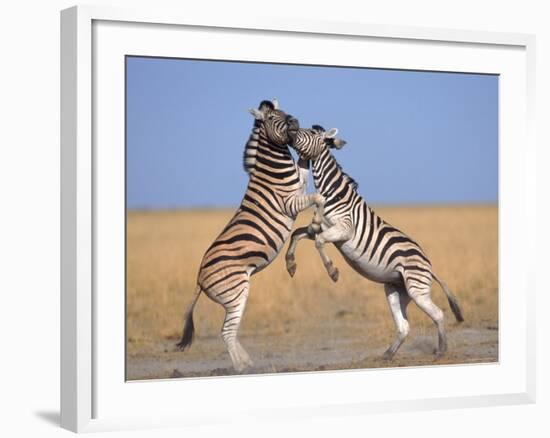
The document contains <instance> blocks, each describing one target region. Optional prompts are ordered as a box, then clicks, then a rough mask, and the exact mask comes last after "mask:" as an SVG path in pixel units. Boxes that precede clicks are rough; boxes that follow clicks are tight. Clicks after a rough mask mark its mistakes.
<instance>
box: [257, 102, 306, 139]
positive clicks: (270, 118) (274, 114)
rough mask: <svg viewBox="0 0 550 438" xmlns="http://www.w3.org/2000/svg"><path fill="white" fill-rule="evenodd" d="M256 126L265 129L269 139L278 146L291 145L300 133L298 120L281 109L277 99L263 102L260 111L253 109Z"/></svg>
mask: <svg viewBox="0 0 550 438" xmlns="http://www.w3.org/2000/svg"><path fill="white" fill-rule="evenodd" d="M249 111H250V113H251V114H252V115H253V116H254V118H255V119H256V126H257V127H263V128H264V130H265V133H266V135H267V138H268V139H269V140H270V141H272V142H273V143H275V144H276V145H278V146H284V145H287V144H288V143H290V141H291V137H292V135H293V134H294V133H295V132H296V131H298V129H299V127H300V125H299V123H298V120H297V119H295V118H294V117H292V116H291V115H290V114H286V113H285V112H284V111H282V110H281V109H279V102H278V101H277V99H273V100H263V101H262V102H261V103H260V105H259V107H258V109H256V108H251V109H250V110H249Z"/></svg>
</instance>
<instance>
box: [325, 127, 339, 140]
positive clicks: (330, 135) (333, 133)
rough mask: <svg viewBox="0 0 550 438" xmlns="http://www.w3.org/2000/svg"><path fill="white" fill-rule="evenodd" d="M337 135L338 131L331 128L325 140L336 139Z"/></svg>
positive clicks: (326, 133)
mask: <svg viewBox="0 0 550 438" xmlns="http://www.w3.org/2000/svg"><path fill="white" fill-rule="evenodd" d="M336 134H338V129H337V128H330V129H329V130H328V131H327V132H325V138H334V137H336Z"/></svg>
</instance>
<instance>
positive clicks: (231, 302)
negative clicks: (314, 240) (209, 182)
mask: <svg viewBox="0 0 550 438" xmlns="http://www.w3.org/2000/svg"><path fill="white" fill-rule="evenodd" d="M250 111H251V113H252V114H253V115H254V118H255V121H254V126H253V129H252V133H251V135H250V137H249V140H248V142H247V144H246V147H245V152H244V160H243V161H244V168H245V170H246V171H247V172H248V173H249V176H250V180H249V183H248V187H247V189H246V192H245V195H244V198H243V200H242V203H241V205H240V207H239V209H238V210H237V211H236V213H235V215H234V216H233V218H232V219H231V220H230V221H229V223H228V224H227V225H226V227H225V228H224V229H223V231H222V232H221V233H220V235H219V236H218V237H217V239H216V240H215V241H214V242H213V243H212V245H210V247H209V248H208V250H207V251H206V253H205V255H204V257H203V260H202V263H201V266H200V271H199V274H198V279H197V287H196V291H195V297H194V299H193V301H192V303H191V304H190V306H189V308H188V309H187V312H186V317H185V325H184V329H183V335H182V339H181V341H180V342H179V344H178V346H179V347H180V348H181V349H185V348H186V347H188V346H189V345H190V344H191V342H192V338H193V332H194V327H193V308H194V306H195V303H196V301H197V299H198V297H199V295H200V293H201V292H204V293H205V294H206V295H208V297H210V298H211V299H212V300H214V301H215V302H217V303H219V304H221V305H222V306H223V307H224V308H225V311H226V316H225V320H224V323H223V327H222V332H221V334H222V338H223V340H224V342H225V344H226V346H227V349H228V351H229V355H230V357H231V360H232V362H233V366H234V368H235V369H236V370H238V371H240V370H243V369H244V368H246V367H247V366H250V365H251V364H252V361H251V360H250V357H249V356H248V354H247V353H246V351H245V350H244V348H243V347H242V346H241V345H240V343H239V341H238V340H237V332H238V329H239V325H240V323H241V319H242V316H243V312H244V309H245V306H246V302H247V298H248V294H249V290H250V277H251V276H252V275H254V274H255V273H256V272H259V271H260V270H262V269H263V268H265V267H266V266H268V265H269V264H270V263H271V262H272V261H273V259H274V258H275V257H276V256H277V254H279V252H280V251H281V249H282V247H283V245H284V243H285V242H286V240H287V239H288V237H289V236H290V232H291V230H292V226H293V224H294V220H295V219H296V216H297V214H298V213H299V212H300V211H302V210H304V209H306V208H308V207H310V206H312V205H317V207H318V208H320V211H321V212H322V203H323V198H322V197H321V196H320V195H319V194H311V195H307V194H306V193H305V192H306V184H307V173H308V170H307V164H305V162H302V163H301V166H299V165H297V164H296V163H295V162H294V159H293V158H292V155H291V153H290V151H289V149H288V143H289V141H290V135H291V134H292V133H293V132H295V131H296V130H297V129H298V128H299V125H298V121H297V120H296V119H294V118H293V117H292V116H290V115H287V114H285V113H284V112H283V111H281V110H279V109H278V104H277V102H276V101H273V102H272V101H263V102H261V104H260V106H259V109H252V110H250ZM320 221H321V219H320V216H318V218H317V222H318V223H320Z"/></svg>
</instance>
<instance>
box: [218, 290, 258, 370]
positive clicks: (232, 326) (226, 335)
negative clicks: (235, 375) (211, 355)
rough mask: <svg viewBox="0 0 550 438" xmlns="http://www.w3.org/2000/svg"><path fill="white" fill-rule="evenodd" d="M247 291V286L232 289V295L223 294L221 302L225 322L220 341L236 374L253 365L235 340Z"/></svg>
mask: <svg viewBox="0 0 550 438" xmlns="http://www.w3.org/2000/svg"><path fill="white" fill-rule="evenodd" d="M248 290H249V285H248V284H246V285H245V286H241V287H239V288H237V289H234V290H233V291H232V292H233V293H229V294H227V295H225V294H224V298H225V297H227V301H225V302H222V304H223V306H224V307H225V320H224V322H223V327H222V333H221V334H222V339H223V341H224V342H225V346H226V347H227V351H228V352H229V357H230V358H231V362H232V363H233V368H234V369H235V370H236V371H238V372H242V371H244V370H245V369H246V368H248V367H251V366H252V365H253V362H252V360H251V359H250V356H249V355H248V353H247V352H246V350H245V349H244V348H243V347H242V345H241V344H240V343H239V341H238V339H237V332H238V330H239V326H240V325H241V320H242V317H243V313H244V309H245V307H246V301H247V299H248Z"/></svg>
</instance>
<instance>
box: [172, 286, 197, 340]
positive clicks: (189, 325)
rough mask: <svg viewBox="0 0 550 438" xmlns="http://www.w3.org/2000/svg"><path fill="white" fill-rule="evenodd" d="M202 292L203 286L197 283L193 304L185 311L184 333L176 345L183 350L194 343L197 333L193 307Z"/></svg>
mask: <svg viewBox="0 0 550 438" xmlns="http://www.w3.org/2000/svg"><path fill="white" fill-rule="evenodd" d="M201 292H202V289H201V287H200V286H199V285H197V288H196V289H195V295H194V297H193V301H192V302H191V304H190V305H189V307H188V308H187V312H186V313H185V324H184V326H183V334H182V335H181V340H180V341H179V342H178V343H177V344H176V347H178V348H179V349H180V350H181V351H184V350H185V349H186V348H187V347H190V346H191V344H192V343H193V337H194V335H195V325H194V324H193V309H194V308H195V304H197V300H198V299H199V296H200V294H201Z"/></svg>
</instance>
